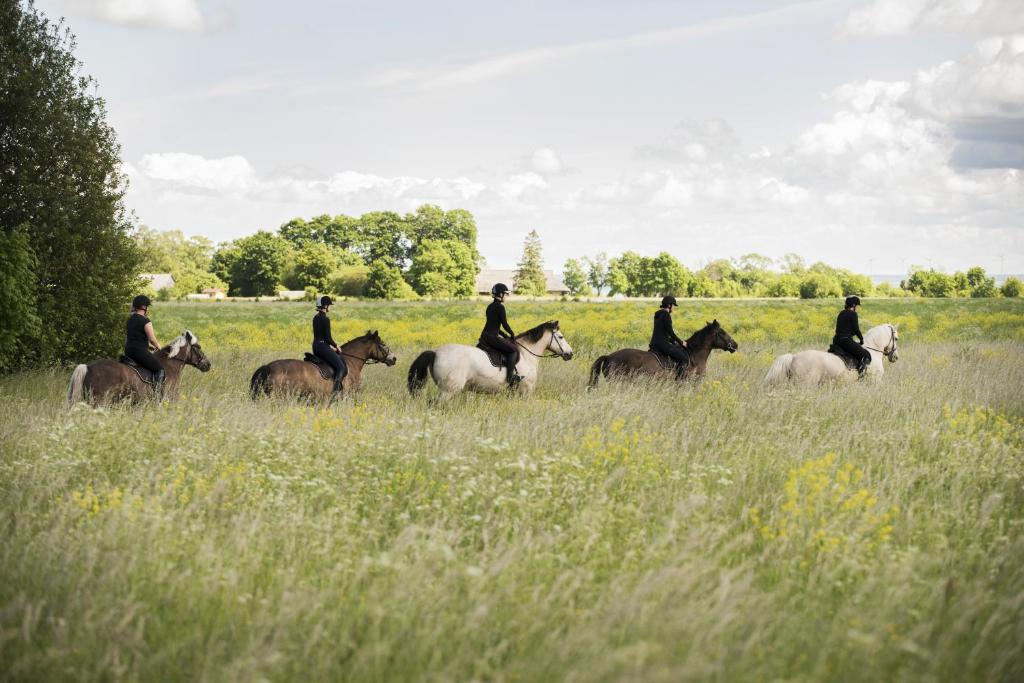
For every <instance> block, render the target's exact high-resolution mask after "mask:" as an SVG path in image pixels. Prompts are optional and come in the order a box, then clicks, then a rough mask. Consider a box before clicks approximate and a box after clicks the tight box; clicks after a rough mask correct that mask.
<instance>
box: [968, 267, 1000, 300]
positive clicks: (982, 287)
mask: <svg viewBox="0 0 1024 683" xmlns="http://www.w3.org/2000/svg"><path fill="white" fill-rule="evenodd" d="M966 275H967V284H968V286H969V287H970V295H971V296H972V297H973V298H975V299H981V298H986V297H993V296H999V290H998V289H997V288H996V279H995V278H994V277H988V276H987V275H986V274H985V269H984V268H982V267H981V266H974V267H973V268H968V269H967V273H966Z"/></svg>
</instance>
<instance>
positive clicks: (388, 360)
mask: <svg viewBox="0 0 1024 683" xmlns="http://www.w3.org/2000/svg"><path fill="white" fill-rule="evenodd" d="M397 362H398V356H388V357H387V358H385V359H384V365H386V366H388V367H389V368H390V367H391V366H392V365H394V364H395V363H397Z"/></svg>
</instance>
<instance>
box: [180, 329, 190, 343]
mask: <svg viewBox="0 0 1024 683" xmlns="http://www.w3.org/2000/svg"><path fill="white" fill-rule="evenodd" d="M181 336H183V337H184V338H185V341H187V342H188V343H190V344H191V343H192V333H191V332H189V331H188V330H183V331H182V333H181Z"/></svg>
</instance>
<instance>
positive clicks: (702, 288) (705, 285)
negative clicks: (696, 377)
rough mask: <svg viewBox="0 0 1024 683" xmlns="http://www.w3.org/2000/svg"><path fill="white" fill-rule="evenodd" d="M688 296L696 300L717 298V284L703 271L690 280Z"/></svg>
mask: <svg viewBox="0 0 1024 683" xmlns="http://www.w3.org/2000/svg"><path fill="white" fill-rule="evenodd" d="M687 294H688V296H692V297H694V298H705V299H706V298H708V297H712V296H715V283H714V282H713V281H712V280H711V278H709V277H708V276H707V274H705V273H704V272H703V271H701V272H699V273H697V275H695V276H694V277H693V278H691V279H690V282H689V284H688V285H687Z"/></svg>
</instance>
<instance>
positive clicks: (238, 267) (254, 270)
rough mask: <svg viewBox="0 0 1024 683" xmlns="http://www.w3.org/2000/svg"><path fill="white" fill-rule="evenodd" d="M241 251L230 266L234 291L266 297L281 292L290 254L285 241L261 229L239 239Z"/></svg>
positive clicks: (240, 293)
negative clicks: (281, 283)
mask: <svg viewBox="0 0 1024 683" xmlns="http://www.w3.org/2000/svg"><path fill="white" fill-rule="evenodd" d="M234 246H235V248H237V250H238V251H237V255H235V257H234V259H233V261H232V262H231V265H230V282H231V291H232V293H236V294H238V295H240V296H264V295H271V294H275V293H277V288H278V285H279V284H280V282H281V276H282V273H283V271H284V267H285V263H286V262H287V260H288V257H289V255H290V249H291V248H290V246H289V245H288V242H286V241H285V240H284V238H282V237H280V236H278V235H275V234H273V233H270V232H267V231H265V230H261V231H259V232H257V233H256V234H255V235H250V236H249V237H243V238H241V239H238V240H235V244H234Z"/></svg>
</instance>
